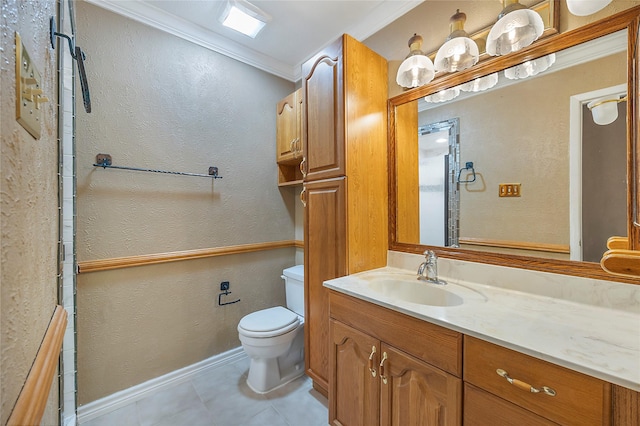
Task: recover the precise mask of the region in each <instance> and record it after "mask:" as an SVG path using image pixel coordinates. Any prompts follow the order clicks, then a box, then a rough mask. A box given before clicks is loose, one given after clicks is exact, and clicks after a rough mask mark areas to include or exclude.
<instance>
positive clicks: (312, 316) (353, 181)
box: [301, 35, 388, 395]
mask: <svg viewBox="0 0 640 426" xmlns="http://www.w3.org/2000/svg"><path fill="white" fill-rule="evenodd" d="M302 75H303V83H302V89H303V92H304V93H303V95H304V104H303V105H304V113H303V117H304V120H303V123H304V126H303V138H302V139H303V146H304V159H303V163H302V169H303V172H304V178H303V190H302V194H301V198H302V200H303V203H305V213H304V217H305V221H304V240H305V256H304V257H305V260H304V262H305V357H306V359H305V364H306V370H307V374H308V375H309V377H311V378H312V379H313V382H314V387H315V388H316V389H317V390H318V391H320V392H321V393H324V394H325V395H326V394H327V391H328V384H329V361H328V360H329V343H330V342H329V314H328V312H329V306H328V293H327V290H326V289H325V288H324V287H323V286H322V283H323V282H324V281H326V280H329V279H332V278H337V277H340V276H344V275H348V274H353V273H356V272H361V271H364V270H368V269H372V268H377V267H382V266H384V265H386V257H387V249H388V197H387V192H388V191H387V188H388V184H387V61H386V60H385V59H384V58H383V57H381V56H380V55H378V54H377V53H375V52H374V51H372V50H370V49H369V48H367V47H366V46H365V45H363V44H361V43H359V42H358V41H357V40H355V39H353V38H352V37H350V36H348V35H344V36H342V37H340V38H339V39H338V40H337V41H336V42H334V43H332V44H331V45H329V46H328V47H326V48H325V49H324V50H322V51H321V52H319V53H318V54H317V55H315V56H314V57H313V58H311V59H310V60H309V61H307V62H306V63H304V64H303V66H302Z"/></svg>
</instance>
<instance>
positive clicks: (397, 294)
mask: <svg viewBox="0 0 640 426" xmlns="http://www.w3.org/2000/svg"><path fill="white" fill-rule="evenodd" d="M368 281H369V284H368V287H369V288H370V289H371V291H374V292H376V293H379V294H380V295H382V296H385V297H388V298H391V299H398V300H402V301H405V302H410V303H417V304H420V305H429V306H457V305H461V304H462V303H463V302H464V299H463V298H462V297H460V296H458V295H457V294H455V293H452V292H450V291H447V290H446V286H445V287H442V286H438V285H437V284H431V283H428V282H425V281H419V280H417V279H415V278H413V279H412V280H406V279H394V278H387V277H384V278H382V277H381V278H373V279H370V280H368Z"/></svg>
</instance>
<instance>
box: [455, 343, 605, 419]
mask: <svg viewBox="0 0 640 426" xmlns="http://www.w3.org/2000/svg"><path fill="white" fill-rule="evenodd" d="M463 363H464V380H465V381H466V382H469V383H471V384H473V385H475V386H477V387H479V388H482V389H485V390H487V391H489V392H491V393H493V394H494V395H497V396H499V397H501V398H504V399H506V400H507V401H510V402H512V403H514V404H516V405H518V406H520V407H523V408H525V409H527V410H530V411H532V412H534V413H536V414H539V415H540V416H543V417H546V418H547V419H549V420H552V421H554V422H558V423H560V424H565V425H581V426H585V425H609V424H610V415H611V385H610V384H609V383H607V382H604V381H602V380H599V379H596V378H593V377H590V376H587V375H585V374H581V373H578V372H575V371H571V370H568V369H566V368H564V367H560V366H557V365H555V364H551V363H549V362H546V361H542V360H539V359H537V358H533V357H531V356H528V355H524V354H521V353H519V352H516V351H512V350H510V349H506V348H503V347H501V346H497V345H494V344H492V343H488V342H485V341H482V340H479V339H476V338H473V337H469V336H465V337H464V361H463ZM498 369H501V370H504V371H505V372H506V373H507V374H508V376H509V377H510V378H512V379H514V380H515V383H516V385H513V384H510V383H509V382H508V381H507V379H505V378H504V377H502V376H500V375H498V373H497V372H496V371H497V370H498ZM522 382H524V383H526V384H529V385H531V386H533V387H535V388H538V389H541V388H542V387H543V386H547V387H549V388H551V389H553V390H554V391H555V396H550V395H548V394H546V393H544V392H540V393H532V392H530V391H528V390H524V389H523V388H524V384H522ZM518 384H521V387H518V386H517V385H518Z"/></svg>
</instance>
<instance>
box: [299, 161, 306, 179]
mask: <svg viewBox="0 0 640 426" xmlns="http://www.w3.org/2000/svg"><path fill="white" fill-rule="evenodd" d="M306 162H307V159H306V158H305V157H302V161H301V162H300V173H302V177H303V178H306V177H307V169H306Z"/></svg>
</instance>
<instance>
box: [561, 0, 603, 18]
mask: <svg viewBox="0 0 640 426" xmlns="http://www.w3.org/2000/svg"><path fill="white" fill-rule="evenodd" d="M609 3H611V0H567V9H569V12H571V13H572V14H573V15H576V16H587V15H591V14H593V13H596V12H599V11H600V10H602V9H604V8H605V7H606V6H607V5H608V4H609Z"/></svg>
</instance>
